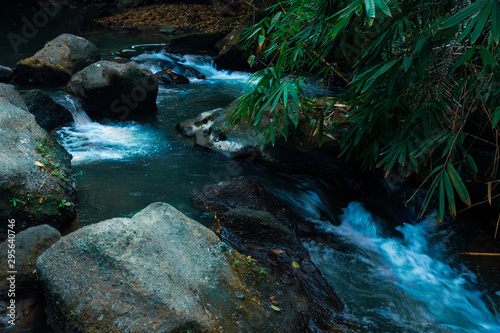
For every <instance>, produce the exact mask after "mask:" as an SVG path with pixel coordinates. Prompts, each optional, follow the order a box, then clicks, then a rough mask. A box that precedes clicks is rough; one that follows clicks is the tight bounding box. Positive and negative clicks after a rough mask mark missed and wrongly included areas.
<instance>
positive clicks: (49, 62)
mask: <svg viewBox="0 0 500 333" xmlns="http://www.w3.org/2000/svg"><path fill="white" fill-rule="evenodd" d="M100 59H101V55H100V53H99V50H98V49H97V47H96V46H95V45H94V44H92V43H91V42H89V41H88V40H86V39H85V38H82V37H78V36H75V35H71V34H62V35H60V36H58V37H57V38H55V39H53V40H51V41H50V42H48V43H47V44H45V46H44V48H43V49H41V50H40V51H38V52H37V53H35V55H34V56H32V57H30V58H26V59H23V60H21V61H19V62H18V63H17V64H16V68H15V69H14V78H13V79H14V82H15V83H16V84H20V85H44V86H57V85H63V84H66V83H67V82H68V81H69V80H70V79H71V76H72V75H73V74H75V73H76V72H78V71H80V70H82V69H84V68H85V67H87V66H89V65H90V64H92V63H94V62H96V61H99V60H100Z"/></svg>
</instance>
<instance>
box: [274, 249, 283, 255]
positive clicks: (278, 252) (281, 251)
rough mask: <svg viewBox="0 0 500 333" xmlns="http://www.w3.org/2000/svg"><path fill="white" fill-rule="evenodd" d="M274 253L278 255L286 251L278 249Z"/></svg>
mask: <svg viewBox="0 0 500 333" xmlns="http://www.w3.org/2000/svg"><path fill="white" fill-rule="evenodd" d="M273 252H274V253H276V254H280V253H285V251H283V250H278V249H274V250H273Z"/></svg>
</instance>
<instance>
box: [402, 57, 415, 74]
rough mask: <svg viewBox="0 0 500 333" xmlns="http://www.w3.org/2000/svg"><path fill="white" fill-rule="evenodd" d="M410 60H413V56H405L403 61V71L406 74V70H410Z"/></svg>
mask: <svg viewBox="0 0 500 333" xmlns="http://www.w3.org/2000/svg"><path fill="white" fill-rule="evenodd" d="M412 60H413V56H407V57H405V58H404V59H403V70H404V71H405V72H407V71H408V69H410V66H411V62H412Z"/></svg>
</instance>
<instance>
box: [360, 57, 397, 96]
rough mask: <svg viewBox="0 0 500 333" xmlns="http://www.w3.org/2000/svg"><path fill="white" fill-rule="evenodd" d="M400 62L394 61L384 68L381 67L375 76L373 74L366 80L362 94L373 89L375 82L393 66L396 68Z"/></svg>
mask: <svg viewBox="0 0 500 333" xmlns="http://www.w3.org/2000/svg"><path fill="white" fill-rule="evenodd" d="M398 61H399V59H397V60H393V61H390V62H388V63H387V64H385V65H383V66H382V67H380V69H379V70H378V71H376V72H375V74H373V75H372V76H371V77H370V78H369V79H368V80H366V83H365V85H364V87H363V90H362V92H365V91H366V90H368V88H370V87H371V85H372V84H373V83H374V82H375V80H376V79H377V78H378V77H379V76H381V75H383V74H384V73H385V72H387V71H388V70H389V69H391V68H392V66H394V65H395V64H396V63H397V62H398Z"/></svg>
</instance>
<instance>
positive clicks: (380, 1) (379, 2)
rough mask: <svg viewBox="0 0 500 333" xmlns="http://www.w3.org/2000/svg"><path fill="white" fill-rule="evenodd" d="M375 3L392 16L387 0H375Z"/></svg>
mask: <svg viewBox="0 0 500 333" xmlns="http://www.w3.org/2000/svg"><path fill="white" fill-rule="evenodd" d="M375 4H376V5H377V7H378V8H380V10H381V11H382V12H384V14H385V15H387V16H392V15H391V10H390V9H389V7H388V6H387V4H386V3H385V0H375Z"/></svg>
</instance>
